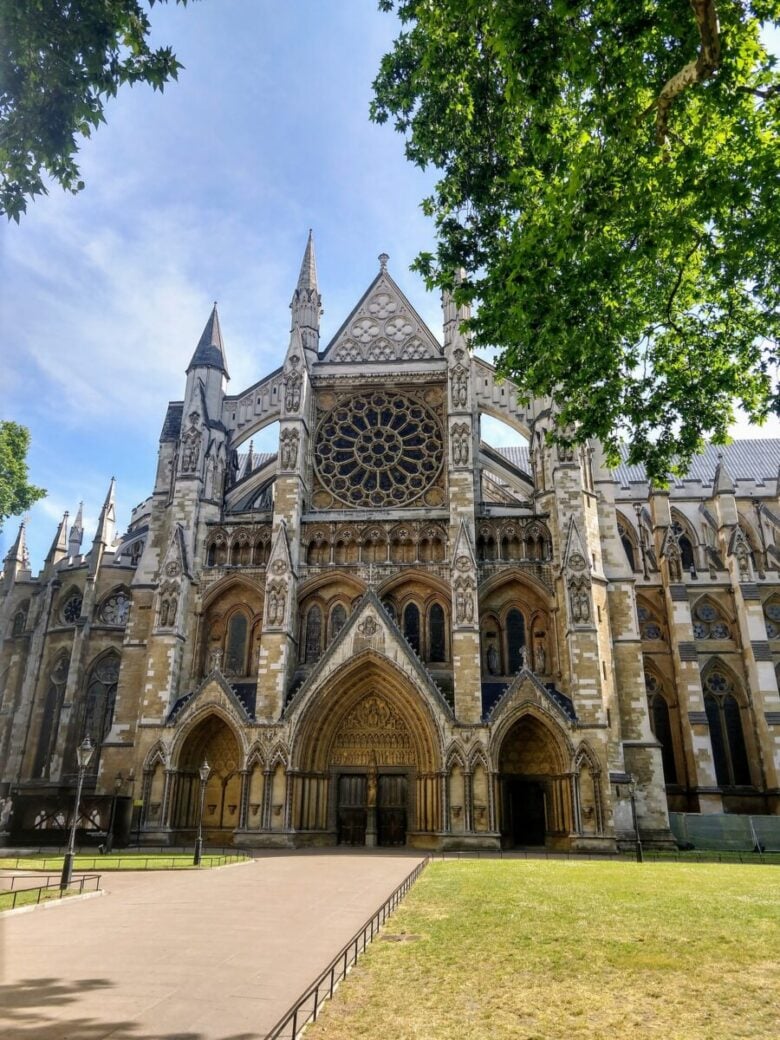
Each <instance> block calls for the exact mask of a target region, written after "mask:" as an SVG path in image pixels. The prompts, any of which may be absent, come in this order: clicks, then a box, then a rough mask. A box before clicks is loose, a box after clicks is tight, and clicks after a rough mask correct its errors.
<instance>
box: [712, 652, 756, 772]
mask: <svg viewBox="0 0 780 1040" xmlns="http://www.w3.org/2000/svg"><path fill="white" fill-rule="evenodd" d="M733 685H734V684H733V683H732V682H731V680H730V679H729V678H728V676H727V675H725V674H724V673H723V672H720V671H718V670H713V671H712V672H710V674H709V675H708V676H707V677H706V679H705V681H704V686H705V689H706V695H705V697H704V708H705V711H706V713H707V722H708V723H709V728H710V742H711V744H712V757H713V759H714V762H715V777H716V779H717V781H718V784H720V786H721V787H734V786H738V787H747V786H750V784H751V783H752V780H751V776H750V763H749V761H748V755H747V747H746V745H745V733H744V730H743V728H742V710H741V708H740V706H739V702H738V701H737V699H736V697H735V696H734V693H733Z"/></svg>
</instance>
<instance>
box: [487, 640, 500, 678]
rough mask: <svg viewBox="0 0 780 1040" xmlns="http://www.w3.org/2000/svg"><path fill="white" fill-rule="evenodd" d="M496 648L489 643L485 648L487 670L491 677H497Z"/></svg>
mask: <svg viewBox="0 0 780 1040" xmlns="http://www.w3.org/2000/svg"><path fill="white" fill-rule="evenodd" d="M498 667H499V665H498V647H497V646H496V644H495V643H491V644H490V646H489V647H488V648H487V670H488V671H489V672H490V674H491V675H498Z"/></svg>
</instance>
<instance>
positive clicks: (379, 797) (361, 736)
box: [292, 655, 443, 846]
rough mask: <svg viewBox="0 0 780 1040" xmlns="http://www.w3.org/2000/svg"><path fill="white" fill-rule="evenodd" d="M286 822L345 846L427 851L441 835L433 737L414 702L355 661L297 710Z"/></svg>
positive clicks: (380, 665) (427, 713)
mask: <svg viewBox="0 0 780 1040" xmlns="http://www.w3.org/2000/svg"><path fill="white" fill-rule="evenodd" d="M293 761H294V763H295V769H294V772H293V777H292V779H293V784H292V821H293V827H294V828H295V830H297V831H307V830H308V831H320V832H322V831H325V832H328V834H329V837H330V840H335V841H337V842H338V843H340V844H345V845H387V846H393V845H404V844H420V845H426V844H433V843H435V837H434V836H435V834H436V833H437V832H438V831H440V829H441V826H442V808H443V778H442V772H441V748H440V739H439V733H438V729H437V726H436V723H435V721H434V718H433V714H432V711H431V709H430V708H429V706H428V705H427V704H426V703H425V701H424V698H423V697H422V695H421V694H420V692H419V691H418V690H417V689H415V688H414V687H413V686H412V685H411V684H410V683H409V681H408V679H407V678H405V677H404V676H402V675H401V674H399V673H398V672H397V671H396V670H395V669H394V668H393V667H392V666H391V665H390V664H389V663H388V662H386V661H380V660H378V659H377V658H375V657H374V656H372V655H360V658H357V659H355V660H354V661H352V662H351V663H350V665H349V666H348V667H347V668H345V669H342V670H341V671H340V672H338V673H337V674H336V675H335V676H333V677H332V679H331V680H330V681H329V683H328V685H327V687H326V688H325V689H323V690H320V691H319V692H318V693H317V694H316V695H315V696H314V697H313V699H312V701H311V703H310V705H309V706H308V708H307V709H305V710H304V713H303V716H302V718H301V720H300V723H299V725H298V728H297V734H296V740H295V745H294V750H293Z"/></svg>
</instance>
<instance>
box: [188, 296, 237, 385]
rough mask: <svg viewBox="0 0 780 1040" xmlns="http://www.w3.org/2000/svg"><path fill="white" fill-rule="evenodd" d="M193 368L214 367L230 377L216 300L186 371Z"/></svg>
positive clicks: (226, 376) (227, 377)
mask: <svg viewBox="0 0 780 1040" xmlns="http://www.w3.org/2000/svg"><path fill="white" fill-rule="evenodd" d="M193 368H216V369H217V371H219V372H221V373H222V374H223V375H224V376H225V378H226V379H230V376H229V375H228V370H227V364H226V362H225V344H224V343H223V342H222V329H221V328H220V327H219V314H218V313H217V304H216V301H215V302H214V306H213V307H212V309H211V314H210V315H209V320H208V321H207V322H206V327H205V328H204V330H203V334H202V335H201V337H200V339H199V341H198V345H197V347H196V348H195V353H194V354H193V355H192V360H191V361H190V363H189V365H188V366H187V372H190V371H191V370H192V369H193Z"/></svg>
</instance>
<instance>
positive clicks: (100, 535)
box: [92, 477, 116, 549]
mask: <svg viewBox="0 0 780 1040" xmlns="http://www.w3.org/2000/svg"><path fill="white" fill-rule="evenodd" d="M115 489H116V479H115V478H114V477H112V478H111V483H110V484H109V486H108V494H107V495H106V500H105V502H104V503H103V508H102V509H101V510H100V518H99V519H98V524H97V530H96V531H95V537H94V539H93V540H92V547H93V549H94V548H95V546H97V545H102V546H103V547H104V548H106V549H110V548H112V547H113V545H114V541H115V539H116V507H115V504H114V491H115Z"/></svg>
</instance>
